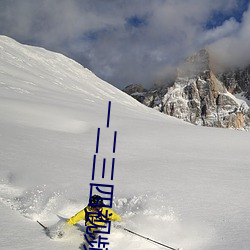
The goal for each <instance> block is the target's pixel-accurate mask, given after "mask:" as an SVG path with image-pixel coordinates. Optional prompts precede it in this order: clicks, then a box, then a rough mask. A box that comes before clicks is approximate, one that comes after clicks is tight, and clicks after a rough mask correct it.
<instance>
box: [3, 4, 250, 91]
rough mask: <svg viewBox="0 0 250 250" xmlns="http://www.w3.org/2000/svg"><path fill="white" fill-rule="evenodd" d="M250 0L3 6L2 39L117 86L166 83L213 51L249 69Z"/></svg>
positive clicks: (217, 55)
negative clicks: (62, 59)
mask: <svg viewBox="0 0 250 250" xmlns="http://www.w3.org/2000/svg"><path fill="white" fill-rule="evenodd" d="M249 1H250V0H248V1H247V0H219V1H218V0H209V1H207V0H178V1H177V0H154V1H152V0H116V1H113V0H105V1H104V0H71V1H68V0H60V1H59V0H44V1H33V0H22V1H19V0H13V1H8V0H1V1H0V34H3V35H7V36H10V37H12V38H14V39H16V40H17V41H19V42H22V43H28V44H31V45H36V46H41V47H44V48H47V49H49V50H53V51H57V52H60V53H63V54H65V55H67V56H69V57H71V58H73V59H75V60H77V61H78V62H80V63H81V64H83V65H84V66H85V67H87V68H89V69H90V70H91V71H93V72H94V73H95V74H97V75H98V76H99V77H101V78H102V79H104V80H107V81H108V82H110V83H111V84H113V85H115V86H117V87H119V88H124V87H125V86H126V85H128V84H131V83H142V84H144V85H145V86H146V87H149V86H151V85H152V84H154V83H156V82H164V81H166V79H167V78H168V76H169V75H168V74H170V72H172V70H173V69H174V68H175V67H176V65H178V64H179V63H180V62H181V61H182V60H183V59H184V58H186V57H187V56H189V55H191V54H193V53H194V52H196V51H197V50H199V49H201V48H205V47H206V48H210V50H211V51H212V53H213V55H215V56H216V57H217V58H216V60H217V61H220V62H221V63H223V64H232V63H234V64H237V65H238V64H247V63H250V60H249V55H248V54H249V53H248V51H249V50H250V45H249V44H250V43H249V40H250V30H249V29H250V28H249V27H250V10H249V8H248V7H249Z"/></svg>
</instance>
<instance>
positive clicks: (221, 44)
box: [210, 9, 250, 67]
mask: <svg viewBox="0 0 250 250" xmlns="http://www.w3.org/2000/svg"><path fill="white" fill-rule="evenodd" d="M226 25H227V24H224V25H223V26H222V27H220V29H227V28H226ZM237 25H238V27H237V28H236V29H233V30H232V32H230V33H228V34H227V35H225V36H224V37H222V38H221V39H217V40H215V41H214V42H213V43H211V44H210V51H211V52H212V53H213V55H214V57H215V60H216V61H217V63H219V64H222V65H224V66H225V67H245V66H247V65H249V64H250V55H249V51H250V43H249V40H250V10H249V9H248V11H246V12H245V13H244V15H243V18H242V22H241V23H238V24H237Z"/></svg>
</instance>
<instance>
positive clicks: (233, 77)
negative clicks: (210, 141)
mask: <svg viewBox="0 0 250 250" xmlns="http://www.w3.org/2000/svg"><path fill="white" fill-rule="evenodd" d="M210 64H211V60H210V55H209V52H208V50H206V49H202V50H200V51H198V52H197V53H195V54H194V55H192V56H190V57H188V58H187V59H186V60H185V61H184V62H183V63H182V64H181V65H180V66H179V67H178V69H177V76H176V79H175V81H174V82H173V84H171V86H169V85H168V86H164V85H163V86H161V87H154V88H152V89H150V90H149V91H145V90H143V91H141V92H136V94H135V92H134V93H130V95H132V96H133V97H135V98H136V99H137V100H138V101H140V102H142V103H143V104H145V105H147V106H149V107H152V108H155V109H157V110H159V111H160V112H163V113H165V114H167V115H171V116H175V117H177V118H180V119H183V120H185V121H187V122H191V123H193V124H196V125H202V126H211V127H223V128H236V129H248V128H249V127H250V109H249V107H248V105H247V103H246V102H245V101H244V100H241V99H238V98H236V97H235V96H234V95H233V94H234V93H236V92H237V91H238V93H239V92H242V93H243V92H244V93H247V91H245V90H243V89H244V87H246V86H249V79H250V77H249V76H250V74H248V73H247V72H246V71H241V73H235V72H231V73H230V72H227V73H223V74H215V73H214V71H213V70H212V68H213V67H212V65H210ZM249 69H250V67H249ZM243 72H244V73H243ZM236 89H237V91H236ZM138 93H139V94H138ZM249 93H250V91H249ZM138 95H139V98H138ZM249 96H250V95H249Z"/></svg>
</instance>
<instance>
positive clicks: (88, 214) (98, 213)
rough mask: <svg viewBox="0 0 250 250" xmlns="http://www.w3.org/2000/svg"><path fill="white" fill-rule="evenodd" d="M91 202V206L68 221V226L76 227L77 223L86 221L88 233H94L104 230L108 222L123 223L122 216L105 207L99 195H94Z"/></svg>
mask: <svg viewBox="0 0 250 250" xmlns="http://www.w3.org/2000/svg"><path fill="white" fill-rule="evenodd" d="M90 201H91V203H90V205H88V206H86V207H85V208H84V209H82V210H81V211H79V212H78V213H77V214H75V215H74V216H72V217H71V218H70V219H69V220H68V221H67V224H68V225H75V224H76V223H77V222H79V221H81V220H85V226H86V227H87V231H90V233H93V231H96V230H99V228H103V227H104V226H105V225H106V223H108V221H117V222H121V221H122V219H121V216H120V215H118V214H116V213H115V212H114V211H113V210H112V209H110V208H107V207H104V205H105V204H104V202H103V199H102V198H101V197H100V196H99V195H93V196H92V197H91V200H90ZM91 205H93V206H91ZM96 205H97V206H96ZM93 225H95V226H93Z"/></svg>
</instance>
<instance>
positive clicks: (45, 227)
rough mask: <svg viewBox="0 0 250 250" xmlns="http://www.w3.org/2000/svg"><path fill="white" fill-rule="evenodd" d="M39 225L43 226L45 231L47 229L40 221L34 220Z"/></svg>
mask: <svg viewBox="0 0 250 250" xmlns="http://www.w3.org/2000/svg"><path fill="white" fill-rule="evenodd" d="M36 222H37V223H38V224H39V225H40V226H41V227H43V229H44V230H45V231H46V230H48V228H47V227H45V226H44V225H43V224H42V223H41V222H39V221H38V220H37V221H36Z"/></svg>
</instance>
